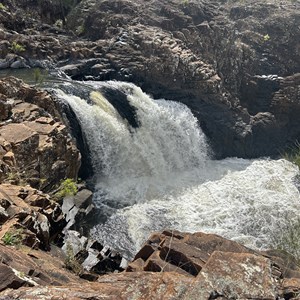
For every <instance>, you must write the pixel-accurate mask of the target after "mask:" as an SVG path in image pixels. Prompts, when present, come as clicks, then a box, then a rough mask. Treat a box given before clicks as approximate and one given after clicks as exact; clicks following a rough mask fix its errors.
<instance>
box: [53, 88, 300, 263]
mask: <svg viewBox="0 0 300 300" xmlns="http://www.w3.org/2000/svg"><path fill="white" fill-rule="evenodd" d="M103 88H106V89H111V90H114V89H115V90H118V91H122V92H123V93H125V94H126V95H127V101H128V103H129V104H130V106H131V107H133V108H134V113H135V115H136V119H137V122H138V124H139V127H133V126H130V122H129V121H128V120H126V119H124V118H122V117H121V116H120V114H119V112H118V111H117V109H116V108H115V107H114V106H113V105H112V104H110V102H109V101H108V100H109V99H106V98H105V97H104V95H103V93H101V89H103ZM78 89H79V90H80V92H78ZM56 93H57V95H58V97H60V98H61V99H62V100H63V101H66V102H67V103H68V104H69V105H70V106H71V107H72V109H73V110H74V112H75V113H76V115H77V118H78V120H79V122H80V123H81V127H82V130H83V132H84V134H85V136H86V139H87V142H88V145H89V148H90V152H91V157H92V164H93V169H94V173H95V175H94V176H95V178H96V187H95V193H94V203H95V204H96V205H97V207H98V208H99V209H100V210H101V211H102V215H103V216H104V218H103V219H101V221H100V220H99V224H97V225H96V226H95V227H94V228H93V229H92V231H91V234H92V236H94V237H95V238H97V239H98V240H100V241H101V242H102V243H104V244H108V245H109V246H111V247H112V248H114V249H116V250H119V251H121V252H122V253H123V255H125V256H127V257H128V258H132V256H133V255H134V253H135V252H136V251H137V250H138V249H139V247H140V246H141V244H142V243H143V242H144V241H145V239H146V238H147V236H148V235H149V234H150V233H151V232H153V231H156V230H161V229H165V228H169V229H177V230H181V231H189V232H195V231H204V232H210V233H217V234H220V235H222V236H224V237H227V238H230V239H233V240H236V241H239V242H242V243H244V244H245V245H247V246H250V247H253V248H259V249H263V248H267V247H268V246H269V245H270V243H271V242H272V237H273V235H274V232H276V230H277V229H278V228H279V226H278V225H279V224H283V223H284V222H286V218H287V216H288V218H289V219H293V218H296V217H297V214H298V211H299V209H300V201H299V200H300V197H299V191H298V189H297V187H296V186H295V183H294V178H295V176H296V175H297V174H298V168H297V167H296V166H294V165H293V164H291V163H289V162H287V161H286V160H270V159H260V160H243V159H237V158H231V159H225V160H222V161H215V160H212V159H211V158H210V149H209V147H208V144H207V140H206V137H205V135H204V134H203V132H202V131H201V129H200V128H199V126H198V123H197V120H196V119H195V117H194V116H193V115H192V113H191V111H190V110H189V109H188V108H187V107H186V106H184V105H183V104H180V103H175V102H172V101H167V100H162V99H161V100H153V99H151V97H150V96H148V95H146V94H145V93H143V92H142V90H141V89H140V88H138V87H136V86H135V85H133V84H130V83H120V82H106V83H97V82H86V83H84V84H83V83H82V84H80V85H78V86H77V88H76V89H74V86H73V85H71V84H66V83H65V84H62V85H61V89H56ZM78 95H80V96H78Z"/></svg>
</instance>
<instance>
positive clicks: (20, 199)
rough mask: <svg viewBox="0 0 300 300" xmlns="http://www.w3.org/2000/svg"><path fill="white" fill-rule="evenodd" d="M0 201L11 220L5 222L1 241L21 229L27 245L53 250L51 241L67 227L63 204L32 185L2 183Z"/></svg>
mask: <svg viewBox="0 0 300 300" xmlns="http://www.w3.org/2000/svg"><path fill="white" fill-rule="evenodd" d="M0 198H1V202H0V205H1V206H0V207H1V210H3V214H4V220H5V221H7V222H3V221H2V224H3V226H2V228H1V231H0V238H3V236H4V235H5V233H6V232H15V230H17V229H18V228H19V229H21V235H22V241H23V243H24V244H27V245H29V246H31V247H39V246H40V247H42V248H44V249H49V243H50V238H51V237H52V236H53V235H56V234H57V232H58V231H59V230H62V228H63V226H64V225H65V221H64V218H63V214H62V212H61V209H60V207H59V205H58V204H57V203H56V202H54V201H53V200H50V198H49V196H48V195H45V194H42V193H41V192H39V191H37V190H35V189H33V188H31V187H29V186H27V187H26V188H23V187H20V186H15V185H10V184H0ZM3 214H2V215H3ZM5 216H7V218H5ZM2 219H3V218H2Z"/></svg>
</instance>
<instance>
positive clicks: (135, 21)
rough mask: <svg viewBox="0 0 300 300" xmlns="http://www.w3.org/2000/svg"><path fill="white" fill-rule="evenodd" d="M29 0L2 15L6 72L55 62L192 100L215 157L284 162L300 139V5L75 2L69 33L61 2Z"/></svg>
mask: <svg viewBox="0 0 300 300" xmlns="http://www.w3.org/2000/svg"><path fill="white" fill-rule="evenodd" d="M25 2H26V3H25ZM25 2H24V1H19V2H14V3H13V2H11V1H4V4H5V5H6V7H5V9H4V10H1V11H0V23H1V24H2V29H1V28H0V36H1V38H2V42H1V44H0V54H1V58H2V60H0V68H12V67H14V68H22V67H23V68H24V67H49V66H54V65H55V64H56V66H57V67H58V68H60V69H61V70H62V71H64V72H66V73H67V74H68V75H69V76H71V77H72V78H73V79H83V80H89V79H93V80H109V79H117V80H125V81H132V82H134V83H136V84H138V85H139V86H141V87H142V88H143V90H144V91H146V92H147V93H151V94H153V95H154V97H157V98H166V99H171V100H176V101H180V102H183V103H185V104H187V105H188V106H189V107H190V108H191V109H192V111H193V113H194V114H195V115H196V116H197V117H198V119H199V123H200V125H201V127H202V129H203V130H204V131H205V133H206V134H207V136H208V137H209V138H210V143H211V145H212V147H213V149H214V151H215V155H216V157H225V156H239V157H257V156H265V155H274V154H275V155H277V154H278V153H279V152H282V149H283V148H285V147H286V146H287V145H289V144H293V143H294V142H295V141H296V140H297V139H299V138H300V132H299V128H300V126H299V125H300V124H299V118H297V111H298V110H299V82H298V80H297V78H298V75H297V74H298V73H299V72H300V69H299V65H300V64H299V57H300V55H299V42H298V41H299V40H300V37H299V30H298V27H299V22H300V21H299V20H300V17H299V9H298V8H299V3H297V2H294V1H289V0H284V1H280V3H279V2H278V1H275V0H271V1H268V2H266V1H263V0H260V1H255V2H253V1H252V0H246V1H239V2H236V1H222V2H221V3H220V2H219V1H206V0H201V1H196V0H189V1H181V0H172V1H170V0H161V1H143V0H137V1H135V2H132V1H127V0H109V1H106V0H102V1H92V0H82V1H81V2H80V3H79V4H78V5H77V6H76V4H77V3H78V2H77V1H73V4H74V7H73V10H72V11H71V13H69V14H68V16H67V18H66V19H65V20H66V25H67V26H66V27H65V28H64V29H62V28H59V27H58V26H56V25H55V26H54V25H53V23H54V22H56V21H57V20H59V18H61V19H64V16H62V14H61V12H62V9H61V8H59V7H58V6H57V3H56V2H55V3H54V2H53V1H52V2H50V1H42V3H43V5H44V7H42V6H43V5H42V6H41V5H40V2H39V1H36V0H33V1H29V3H28V1H25ZM51 3H52V4H51ZM26 7H27V8H28V10H29V11H30V13H29V12H28V11H27V13H24V14H22V11H24V10H26ZM36 7H37V8H38V9H36ZM33 8H35V9H33ZM30 14H33V15H34V18H33V17H32V15H30ZM45 21H46V22H48V23H51V25H49V24H45V23H43V22H45ZM60 21H62V20H60ZM66 29H68V30H69V31H67V30H66ZM82 37H84V40H83V39H82ZM14 42H15V43H17V44H19V45H21V46H23V47H24V50H22V51H21V50H20V49H16V47H14V46H13V45H14V44H13V43H14ZM279 99H280V101H278V100H279ZM289 99H294V100H295V101H293V103H291V102H290V101H289ZM274 103H277V104H276V107H274ZM1 110H5V109H4V108H3V105H1V104H0V111H1ZM6 110H7V109H6ZM283 111H284V112H283ZM282 112H283V114H282Z"/></svg>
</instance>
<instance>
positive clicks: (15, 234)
mask: <svg viewBox="0 0 300 300" xmlns="http://www.w3.org/2000/svg"><path fill="white" fill-rule="evenodd" d="M22 239H23V238H22V229H11V230H9V231H7V232H6V233H5V234H4V236H3V237H2V241H3V243H4V244H5V245H8V246H19V245H20V244H21V242H22Z"/></svg>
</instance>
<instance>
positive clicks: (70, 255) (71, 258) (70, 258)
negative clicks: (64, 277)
mask: <svg viewBox="0 0 300 300" xmlns="http://www.w3.org/2000/svg"><path fill="white" fill-rule="evenodd" d="M65 267H66V269H68V270H70V271H72V272H74V273H75V274H76V275H80V274H82V272H83V267H82V265H81V264H80V263H79V261H78V260H77V259H76V257H75V255H74V252H73V248H72V246H71V245H70V244H69V243H68V244H67V249H66V259H65Z"/></svg>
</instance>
